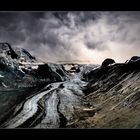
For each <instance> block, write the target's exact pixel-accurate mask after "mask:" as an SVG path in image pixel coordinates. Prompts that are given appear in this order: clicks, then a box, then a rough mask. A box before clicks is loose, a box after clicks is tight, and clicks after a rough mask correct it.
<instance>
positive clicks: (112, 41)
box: [0, 11, 140, 64]
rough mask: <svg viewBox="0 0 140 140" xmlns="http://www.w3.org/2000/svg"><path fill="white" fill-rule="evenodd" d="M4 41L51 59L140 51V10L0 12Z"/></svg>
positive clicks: (118, 56) (120, 57)
mask: <svg viewBox="0 0 140 140" xmlns="http://www.w3.org/2000/svg"><path fill="white" fill-rule="evenodd" d="M0 42H8V43H10V44H11V45H12V46H13V47H20V48H25V49H27V50H28V51H29V52H31V54H33V55H35V56H37V57H39V58H41V59H42V60H44V61H46V62H48V61H51V62H58V61H74V60H79V61H82V62H87V63H96V64H101V63H102V61H103V60H104V59H106V58H113V59H114V60H115V61H116V62H125V61H126V60H127V59H129V58H130V57H132V56H134V55H140V12H132V11H131V12H110V11H109V12H82V11H81V12H80V11H79V12H49V11H46V12H0Z"/></svg>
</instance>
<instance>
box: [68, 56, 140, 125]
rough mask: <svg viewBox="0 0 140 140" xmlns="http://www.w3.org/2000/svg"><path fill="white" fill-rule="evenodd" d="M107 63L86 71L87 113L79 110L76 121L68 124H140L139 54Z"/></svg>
mask: <svg viewBox="0 0 140 140" xmlns="http://www.w3.org/2000/svg"><path fill="white" fill-rule="evenodd" d="M105 61H106V60H105ZM105 61H104V62H105ZM104 64H105V63H102V66H101V67H100V68H98V69H96V70H93V71H90V72H89V73H88V74H85V75H84V78H85V81H89V83H88V85H87V88H86V90H85V91H84V92H85V94H86V96H85V100H86V101H87V103H88V106H89V108H90V109H89V110H88V111H87V112H88V113H86V114H85V111H83V110H81V109H80V110H77V111H76V114H77V115H76V121H75V122H73V123H72V124H71V125H68V127H72V128H139V126H140V125H139V124H140V117H139V115H140V57H136V56H135V57H132V58H131V59H130V60H128V61H126V63H121V64H119V63H115V62H114V61H109V62H108V63H107V64H106V65H104Z"/></svg>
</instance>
